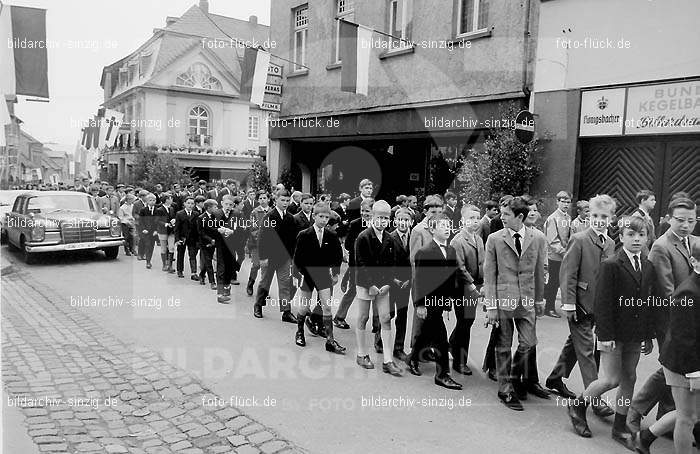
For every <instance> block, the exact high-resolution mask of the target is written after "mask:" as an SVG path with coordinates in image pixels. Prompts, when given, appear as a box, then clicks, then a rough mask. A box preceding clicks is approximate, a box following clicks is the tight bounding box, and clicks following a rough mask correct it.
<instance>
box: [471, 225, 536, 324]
mask: <svg viewBox="0 0 700 454" xmlns="http://www.w3.org/2000/svg"><path fill="white" fill-rule="evenodd" d="M520 244H521V248H522V253H521V254H520V256H518V253H517V250H516V248H515V240H514V239H513V237H512V236H511V234H510V229H505V228H504V229H501V230H499V231H497V232H494V233H492V234H491V235H489V237H488V239H487V240H486V252H485V253H486V257H484V304H485V305H486V308H487V309H496V308H498V309H500V310H502V311H505V312H512V311H514V310H515V309H516V308H517V307H518V305H520V304H522V303H523V302H524V303H525V304H522V306H523V307H524V308H525V309H526V310H527V311H534V305H533V304H532V303H534V302H537V301H542V300H543V299H544V264H545V262H546V260H547V239H546V238H545V236H544V234H543V233H542V232H540V231H539V230H537V229H534V228H527V227H526V228H525V235H524V238H521V239H520Z"/></svg>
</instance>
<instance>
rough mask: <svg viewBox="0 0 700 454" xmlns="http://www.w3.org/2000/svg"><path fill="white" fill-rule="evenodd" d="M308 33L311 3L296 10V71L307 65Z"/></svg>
mask: <svg viewBox="0 0 700 454" xmlns="http://www.w3.org/2000/svg"><path fill="white" fill-rule="evenodd" d="M308 34H309V5H304V6H300V7H299V8H297V9H296V10H294V62H295V64H294V71H300V70H302V69H304V66H305V65H306V40H307V36H308ZM302 65H304V66H302Z"/></svg>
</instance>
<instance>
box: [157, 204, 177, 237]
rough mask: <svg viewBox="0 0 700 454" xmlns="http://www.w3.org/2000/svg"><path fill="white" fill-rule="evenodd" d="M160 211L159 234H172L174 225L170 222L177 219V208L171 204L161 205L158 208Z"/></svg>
mask: <svg viewBox="0 0 700 454" xmlns="http://www.w3.org/2000/svg"><path fill="white" fill-rule="evenodd" d="M156 211H157V212H158V234H159V235H170V234H171V233H173V231H174V229H173V225H172V224H171V223H170V221H172V220H173V219H175V208H173V207H172V205H171V206H169V207H166V206H165V205H161V206H159V207H158V208H156Z"/></svg>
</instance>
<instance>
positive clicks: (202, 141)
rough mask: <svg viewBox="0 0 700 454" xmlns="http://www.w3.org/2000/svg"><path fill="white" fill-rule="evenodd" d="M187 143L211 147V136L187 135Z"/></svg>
mask: <svg viewBox="0 0 700 454" xmlns="http://www.w3.org/2000/svg"><path fill="white" fill-rule="evenodd" d="M187 143H188V144H190V145H196V146H199V147H210V146H211V135H207V134H187Z"/></svg>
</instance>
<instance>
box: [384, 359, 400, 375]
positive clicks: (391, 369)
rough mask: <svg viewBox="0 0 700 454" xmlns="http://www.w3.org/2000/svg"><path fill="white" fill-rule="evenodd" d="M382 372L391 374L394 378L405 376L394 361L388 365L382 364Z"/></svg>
mask: <svg viewBox="0 0 700 454" xmlns="http://www.w3.org/2000/svg"><path fill="white" fill-rule="evenodd" d="M382 371H383V372H384V373H385V374H390V375H393V376H394V377H401V376H402V375H403V374H402V372H403V371H402V370H401V369H400V368H399V366H397V365H396V363H395V362H393V361H389V362H388V363H382Z"/></svg>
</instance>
